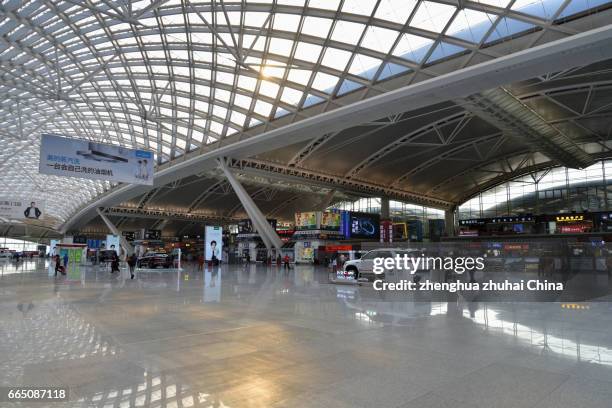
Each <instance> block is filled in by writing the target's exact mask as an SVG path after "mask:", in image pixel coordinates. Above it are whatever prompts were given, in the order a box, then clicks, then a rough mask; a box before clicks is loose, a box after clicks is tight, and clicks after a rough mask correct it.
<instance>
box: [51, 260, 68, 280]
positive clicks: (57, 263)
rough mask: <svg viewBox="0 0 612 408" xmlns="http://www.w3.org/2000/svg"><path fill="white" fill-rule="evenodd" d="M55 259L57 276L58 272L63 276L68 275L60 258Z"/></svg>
mask: <svg viewBox="0 0 612 408" xmlns="http://www.w3.org/2000/svg"><path fill="white" fill-rule="evenodd" d="M53 258H54V260H55V276H57V273H58V272H59V273H61V274H62V275H66V271H65V270H63V269H62V261H61V260H60V256H59V255H55V256H54V257H53Z"/></svg>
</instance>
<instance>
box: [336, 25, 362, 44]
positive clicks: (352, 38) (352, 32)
mask: <svg viewBox="0 0 612 408" xmlns="http://www.w3.org/2000/svg"><path fill="white" fill-rule="evenodd" d="M364 28H365V25H364V24H360V23H353V22H351V21H337V22H336V25H335V26H334V31H333V32H332V35H331V39H332V40H334V41H340V42H343V43H347V44H353V45H357V42H358V41H359V39H360V38H361V34H362V33H363V30H364Z"/></svg>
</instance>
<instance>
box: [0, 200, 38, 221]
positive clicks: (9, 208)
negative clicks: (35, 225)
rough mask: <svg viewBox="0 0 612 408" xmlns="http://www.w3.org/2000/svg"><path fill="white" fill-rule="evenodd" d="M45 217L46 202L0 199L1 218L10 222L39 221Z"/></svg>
mask: <svg viewBox="0 0 612 408" xmlns="http://www.w3.org/2000/svg"><path fill="white" fill-rule="evenodd" d="M44 216H45V202H44V201H40V200H38V201H31V200H22V199H15V198H0V217H1V218H6V219H9V220H22V219H26V218H27V219H30V220H39V219H43V218H44Z"/></svg>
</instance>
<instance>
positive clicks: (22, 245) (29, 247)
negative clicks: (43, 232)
mask: <svg viewBox="0 0 612 408" xmlns="http://www.w3.org/2000/svg"><path fill="white" fill-rule="evenodd" d="M37 247H38V244H37V243H36V242H30V241H23V240H21V239H13V238H5V237H0V248H6V249H9V250H11V251H17V252H21V251H36V250H37Z"/></svg>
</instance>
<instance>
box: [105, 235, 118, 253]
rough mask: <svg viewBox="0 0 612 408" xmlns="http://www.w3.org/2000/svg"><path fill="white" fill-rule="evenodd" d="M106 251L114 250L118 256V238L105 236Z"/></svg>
mask: <svg viewBox="0 0 612 408" xmlns="http://www.w3.org/2000/svg"><path fill="white" fill-rule="evenodd" d="M106 249H108V250H114V251H115V252H116V253H117V255H119V254H120V249H119V237H118V236H117V235H110V234H109V235H107V236H106Z"/></svg>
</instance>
